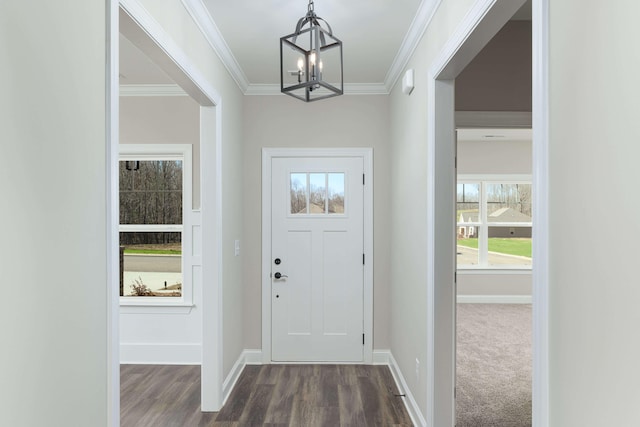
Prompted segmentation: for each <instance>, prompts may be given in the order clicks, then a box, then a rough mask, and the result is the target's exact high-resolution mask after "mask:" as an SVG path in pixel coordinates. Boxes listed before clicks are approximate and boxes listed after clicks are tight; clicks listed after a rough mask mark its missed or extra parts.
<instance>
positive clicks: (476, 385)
mask: <svg viewBox="0 0 640 427" xmlns="http://www.w3.org/2000/svg"><path fill="white" fill-rule="evenodd" d="M457 320H458V329H457V335H458V338H457V339H458V342H457V358H458V361H457V374H456V382H457V384H456V387H457V399H456V425H457V427H489V426H491V427H521V426H531V305H530V304H458V319H457Z"/></svg>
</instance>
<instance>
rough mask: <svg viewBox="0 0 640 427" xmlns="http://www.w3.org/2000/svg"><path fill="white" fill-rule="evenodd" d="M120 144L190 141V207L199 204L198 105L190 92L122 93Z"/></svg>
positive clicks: (195, 207)
mask: <svg viewBox="0 0 640 427" xmlns="http://www.w3.org/2000/svg"><path fill="white" fill-rule="evenodd" d="M120 144H191V146H192V148H193V208H194V209H199V208H200V105H199V104H198V103H197V102H196V101H194V100H193V99H192V98H191V97H189V96H121V97H120Z"/></svg>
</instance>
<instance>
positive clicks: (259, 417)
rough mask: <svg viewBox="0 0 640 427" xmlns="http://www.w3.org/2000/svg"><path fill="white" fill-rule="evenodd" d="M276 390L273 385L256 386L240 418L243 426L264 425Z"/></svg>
mask: <svg viewBox="0 0 640 427" xmlns="http://www.w3.org/2000/svg"><path fill="white" fill-rule="evenodd" d="M274 388H275V386H274V385H273V384H256V386H255V388H254V390H253V391H252V393H251V395H250V397H249V400H248V401H247V404H246V405H245V407H244V411H242V415H241V416H240V420H239V421H240V423H241V424H246V425H262V423H264V422H265V417H266V415H267V410H268V409H269V402H271V397H272V396H273V389H274Z"/></svg>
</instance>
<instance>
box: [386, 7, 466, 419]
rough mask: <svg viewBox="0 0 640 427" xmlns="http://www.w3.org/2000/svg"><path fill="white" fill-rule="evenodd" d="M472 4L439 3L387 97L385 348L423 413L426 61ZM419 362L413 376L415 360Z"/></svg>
mask: <svg viewBox="0 0 640 427" xmlns="http://www.w3.org/2000/svg"><path fill="white" fill-rule="evenodd" d="M473 3H474V1H473V0H453V1H446V0H445V1H443V2H442V3H440V6H439V7H438V10H437V12H436V14H435V16H434V18H433V19H432V21H431V24H430V26H429V28H427V31H426V33H425V35H424V37H423V38H422V40H421V42H420V44H419V45H418V48H417V49H416V51H415V54H414V55H413V57H412V58H411V59H410V61H409V63H408V64H407V68H413V69H414V70H415V75H416V78H415V83H416V85H415V89H414V90H413V92H412V94H411V95H410V96H407V95H404V94H403V93H402V90H401V89H402V88H401V87H400V86H401V85H398V84H396V86H395V87H394V89H393V92H392V93H391V95H390V102H391V109H390V111H391V138H390V140H391V141H392V143H391V190H390V194H391V197H390V200H389V205H390V206H391V229H392V233H391V258H390V259H391V277H392V283H391V333H390V336H391V351H392V353H393V356H394V358H395V359H396V361H397V363H398V366H399V367H400V369H401V371H402V373H403V375H404V378H405V380H406V382H407V385H408V387H409V389H410V391H411V393H412V394H413V396H414V398H415V399H416V402H418V405H419V407H420V410H421V411H422V413H423V414H426V402H427V400H428V397H429V396H428V389H427V376H428V366H429V360H428V358H427V354H428V348H427V324H428V321H429V313H427V302H428V296H427V277H428V275H429V273H430V272H429V271H428V270H427V266H426V264H427V256H428V252H427V217H428V206H427V203H426V200H427V185H428V178H427V175H428V173H427V172H428V171H427V161H428V158H429V154H428V151H427V135H428V131H429V129H428V127H427V106H428V105H429V97H430V96H433V94H430V93H428V88H427V81H428V72H429V67H430V65H431V63H432V62H433V61H434V59H435V58H436V56H437V55H438V54H439V53H440V51H441V49H442V48H443V46H444V44H445V43H446V41H447V40H448V39H449V37H450V36H451V34H452V32H453V31H454V30H455V28H456V27H457V25H458V24H459V22H461V21H462V19H463V17H464V16H465V14H466V13H467V11H468V9H469V8H470V7H471V5H472V4H473ZM416 359H418V360H419V361H420V363H421V369H420V371H419V373H418V375H416V373H415V372H416V369H415V364H416V363H415V361H416Z"/></svg>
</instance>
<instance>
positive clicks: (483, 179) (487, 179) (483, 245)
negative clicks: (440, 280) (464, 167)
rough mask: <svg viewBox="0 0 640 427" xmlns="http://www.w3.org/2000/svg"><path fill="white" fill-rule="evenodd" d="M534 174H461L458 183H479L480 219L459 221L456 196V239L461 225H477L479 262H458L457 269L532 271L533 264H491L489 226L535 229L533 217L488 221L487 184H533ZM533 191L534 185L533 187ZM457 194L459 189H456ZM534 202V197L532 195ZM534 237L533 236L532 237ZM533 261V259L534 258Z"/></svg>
mask: <svg viewBox="0 0 640 427" xmlns="http://www.w3.org/2000/svg"><path fill="white" fill-rule="evenodd" d="M532 183H533V181H532V176H531V175H527V174H517V175H516V174H499V175H498V174H459V175H458V176H457V181H456V187H457V184H478V185H479V187H480V188H479V202H478V205H479V211H480V212H479V215H478V219H479V220H478V221H475V222H472V221H470V222H459V221H458V217H457V198H456V240H457V234H458V229H459V228H460V227H475V228H476V230H477V231H478V264H477V265H473V264H458V263H456V269H457V270H460V271H474V270H475V271H495V272H500V271H507V272H509V271H523V272H530V271H531V270H532V264H513V265H490V264H489V263H488V252H489V227H500V228H507V227H531V228H532V229H533V219H532V221H531V222H524V223H523V222H492V223H489V222H488V205H487V186H488V185H490V184H527V185H532ZM532 193H533V187H532ZM456 194H457V190H456ZM532 202H533V197H532ZM532 238H533V237H532ZM456 246H457V244H456ZM532 263H533V259H532Z"/></svg>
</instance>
